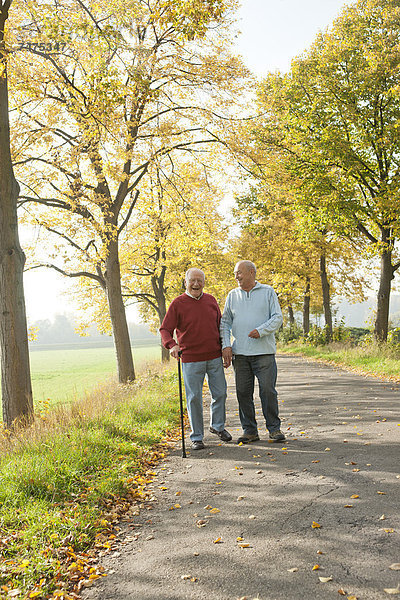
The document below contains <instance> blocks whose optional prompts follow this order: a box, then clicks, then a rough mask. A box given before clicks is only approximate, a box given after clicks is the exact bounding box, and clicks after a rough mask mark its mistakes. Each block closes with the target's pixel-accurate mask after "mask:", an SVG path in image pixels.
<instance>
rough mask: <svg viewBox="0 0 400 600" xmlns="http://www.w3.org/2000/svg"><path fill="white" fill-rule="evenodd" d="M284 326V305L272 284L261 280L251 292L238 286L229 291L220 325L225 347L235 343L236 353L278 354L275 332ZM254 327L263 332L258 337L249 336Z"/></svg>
mask: <svg viewBox="0 0 400 600" xmlns="http://www.w3.org/2000/svg"><path fill="white" fill-rule="evenodd" d="M281 325H282V311H281V307H280V306H279V302H278V298H277V295H276V293H275V292H274V290H273V288H272V287H271V286H270V285H264V284H262V283H258V281H257V282H256V285H255V286H254V287H253V288H252V289H251V290H250V291H249V292H245V291H244V290H242V289H241V288H240V287H238V288H236V289H235V290H231V291H230V292H229V294H228V297H227V299H226V302H225V308H224V312H223V315H222V319H221V326H220V331H221V338H222V348H226V347H230V346H232V352H233V354H244V355H245V356H253V355H258V354H275V352H276V342H275V335H274V334H275V331H277V330H278V329H279V327H280V326H281ZM253 329H257V331H258V333H259V334H260V337H259V338H258V339H253V338H249V333H250V331H253ZM231 335H232V336H233V344H232V342H231Z"/></svg>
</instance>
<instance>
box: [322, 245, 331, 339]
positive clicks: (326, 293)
mask: <svg viewBox="0 0 400 600" xmlns="http://www.w3.org/2000/svg"><path fill="white" fill-rule="evenodd" d="M319 270H320V276H321V285H322V298H323V305H324V317H325V325H327V326H328V341H330V340H331V339H332V328H333V323H332V311H331V294H330V286H329V281H328V273H327V271H326V256H325V254H321V255H320V257H319Z"/></svg>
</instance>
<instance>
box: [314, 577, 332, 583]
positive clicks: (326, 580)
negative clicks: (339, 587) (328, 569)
mask: <svg viewBox="0 0 400 600" xmlns="http://www.w3.org/2000/svg"><path fill="white" fill-rule="evenodd" d="M318 579H319V580H320V582H321V583H328V581H333V579H332V577H318Z"/></svg>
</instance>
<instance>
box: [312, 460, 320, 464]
mask: <svg viewBox="0 0 400 600" xmlns="http://www.w3.org/2000/svg"><path fill="white" fill-rule="evenodd" d="M312 462H313V463H319V462H321V461H320V460H313V461H312Z"/></svg>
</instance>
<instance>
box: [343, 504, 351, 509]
mask: <svg viewBox="0 0 400 600" xmlns="http://www.w3.org/2000/svg"><path fill="white" fill-rule="evenodd" d="M344 508H353V505H352V504H345V505H344Z"/></svg>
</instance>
